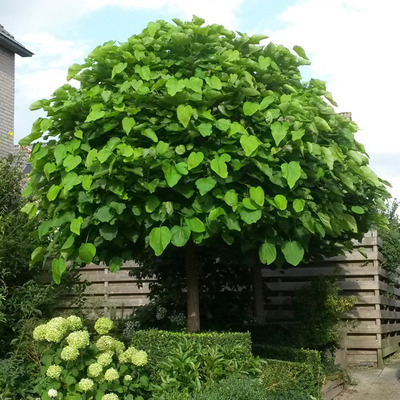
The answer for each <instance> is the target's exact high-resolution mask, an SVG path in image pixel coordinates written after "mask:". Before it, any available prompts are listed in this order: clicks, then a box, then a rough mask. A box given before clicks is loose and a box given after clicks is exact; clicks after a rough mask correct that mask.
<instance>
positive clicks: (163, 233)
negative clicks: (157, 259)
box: [149, 226, 172, 256]
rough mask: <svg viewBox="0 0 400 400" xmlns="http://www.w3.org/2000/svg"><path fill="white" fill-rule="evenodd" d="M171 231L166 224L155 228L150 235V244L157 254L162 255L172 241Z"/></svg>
mask: <svg viewBox="0 0 400 400" xmlns="http://www.w3.org/2000/svg"><path fill="white" fill-rule="evenodd" d="M171 236H172V235H171V231H170V230H169V228H167V227H166V226H162V227H160V228H153V229H152V230H151V232H150V235H149V244H150V246H151V248H152V249H153V250H154V254H155V255H156V256H160V255H161V254H162V253H163V252H164V250H165V249H166V248H167V246H168V245H169V243H170V242H171Z"/></svg>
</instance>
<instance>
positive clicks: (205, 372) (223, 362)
mask: <svg viewBox="0 0 400 400" xmlns="http://www.w3.org/2000/svg"><path fill="white" fill-rule="evenodd" d="M239 360H240V361H239ZM157 367H158V368H159V370H158V375H159V379H160V384H159V385H158V386H157V390H158V391H159V392H161V393H162V392H166V391H167V392H170V391H172V390H174V391H179V392H180V393H192V392H199V391H200V390H201V389H202V388H203V386H204V384H206V383H207V382H210V381H211V382H213V381H214V382H217V381H220V380H222V379H224V378H227V377H228V376H229V375H232V374H242V375H249V376H259V374H260V372H261V370H260V368H259V361H258V360H257V359H255V358H254V357H252V356H248V352H247V349H246V348H245V347H244V346H243V345H240V344H236V345H234V346H233V347H232V346H225V347H224V346H220V345H207V344H206V345H205V344H202V343H200V342H198V343H196V342H193V341H192V340H191V339H190V338H185V337H183V338H182V339H181V341H180V343H179V344H178V345H177V347H175V348H174V349H172V351H171V352H170V354H169V355H168V356H167V358H166V359H165V361H161V362H159V363H158V364H157Z"/></svg>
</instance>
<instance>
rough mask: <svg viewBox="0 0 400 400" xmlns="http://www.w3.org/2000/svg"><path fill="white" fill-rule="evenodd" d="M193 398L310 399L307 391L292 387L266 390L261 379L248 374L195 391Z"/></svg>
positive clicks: (228, 399)
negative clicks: (198, 391)
mask: <svg viewBox="0 0 400 400" xmlns="http://www.w3.org/2000/svg"><path fill="white" fill-rule="evenodd" d="M192 399H193V400H289V399H290V400H310V399H311V397H310V395H309V394H308V393H304V392H300V391H298V390H293V389H290V388H289V389H282V388H280V389H279V390H273V391H267V390H266V388H265V386H264V384H263V383H262V381H260V380H258V379H254V378H250V377H248V376H232V377H229V378H227V379H225V380H223V381H221V382H218V383H215V384H212V385H209V386H208V387H207V388H206V389H205V390H204V391H203V392H200V393H196V394H194V395H193V397H192Z"/></svg>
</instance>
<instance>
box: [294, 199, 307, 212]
mask: <svg viewBox="0 0 400 400" xmlns="http://www.w3.org/2000/svg"><path fill="white" fill-rule="evenodd" d="M305 204H306V202H305V201H304V200H303V199H295V200H294V201H293V209H294V211H296V212H302V211H303V209H304V206H305Z"/></svg>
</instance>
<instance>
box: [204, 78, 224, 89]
mask: <svg viewBox="0 0 400 400" xmlns="http://www.w3.org/2000/svg"><path fill="white" fill-rule="evenodd" d="M206 82H207V85H208V86H210V87H212V88H213V89H216V90H221V89H222V84H221V80H220V79H219V78H218V76H212V77H211V78H206Z"/></svg>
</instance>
